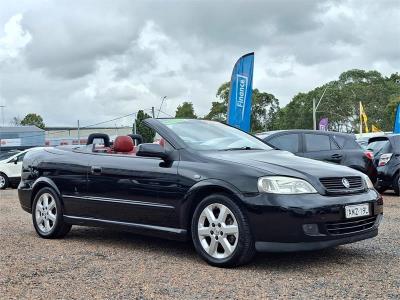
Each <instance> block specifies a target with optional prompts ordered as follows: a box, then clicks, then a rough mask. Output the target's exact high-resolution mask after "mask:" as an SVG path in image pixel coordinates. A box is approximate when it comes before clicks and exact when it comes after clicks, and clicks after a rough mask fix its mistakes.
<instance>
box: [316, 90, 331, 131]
mask: <svg viewBox="0 0 400 300" xmlns="http://www.w3.org/2000/svg"><path fill="white" fill-rule="evenodd" d="M328 87H329V84H328V85H327V86H326V87H325V89H324V92H323V93H322V95H321V98H319V101H318V103H317V105H315V98H314V99H313V129H314V130H317V109H318V106H319V105H320V103H321V100H322V98H323V97H324V95H325V92H326V90H327V89H328Z"/></svg>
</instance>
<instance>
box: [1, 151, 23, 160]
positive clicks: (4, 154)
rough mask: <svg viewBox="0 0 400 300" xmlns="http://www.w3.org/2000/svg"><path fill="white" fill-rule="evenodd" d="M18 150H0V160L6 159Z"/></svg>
mask: <svg viewBox="0 0 400 300" xmlns="http://www.w3.org/2000/svg"><path fill="white" fill-rule="evenodd" d="M19 152H21V151H18V150H11V151H5V152H1V151H0V160H4V159H7V158H9V157H11V156H13V155H15V154H18V153H19Z"/></svg>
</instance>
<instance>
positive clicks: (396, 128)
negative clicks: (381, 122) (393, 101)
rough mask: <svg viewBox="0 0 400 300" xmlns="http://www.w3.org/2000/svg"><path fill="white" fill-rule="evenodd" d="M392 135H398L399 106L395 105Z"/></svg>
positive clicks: (399, 131)
mask: <svg viewBox="0 0 400 300" xmlns="http://www.w3.org/2000/svg"><path fill="white" fill-rule="evenodd" d="M393 133H400V104H399V105H397V110H396V117H395V119H394V128H393Z"/></svg>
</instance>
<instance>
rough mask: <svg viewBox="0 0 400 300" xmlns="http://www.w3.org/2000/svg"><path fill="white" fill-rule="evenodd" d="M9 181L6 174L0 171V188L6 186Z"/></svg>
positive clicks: (2, 188)
mask: <svg viewBox="0 0 400 300" xmlns="http://www.w3.org/2000/svg"><path fill="white" fill-rule="evenodd" d="M9 184H10V181H9V180H8V177H7V175H6V174H3V173H0V190H4V189H6V188H8V186H9Z"/></svg>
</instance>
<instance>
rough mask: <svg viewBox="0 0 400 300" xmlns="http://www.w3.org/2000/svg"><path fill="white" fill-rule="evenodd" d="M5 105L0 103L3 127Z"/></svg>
mask: <svg viewBox="0 0 400 300" xmlns="http://www.w3.org/2000/svg"><path fill="white" fill-rule="evenodd" d="M5 107H6V106H5V105H0V108H1V119H2V122H3V127H4V108H5Z"/></svg>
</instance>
